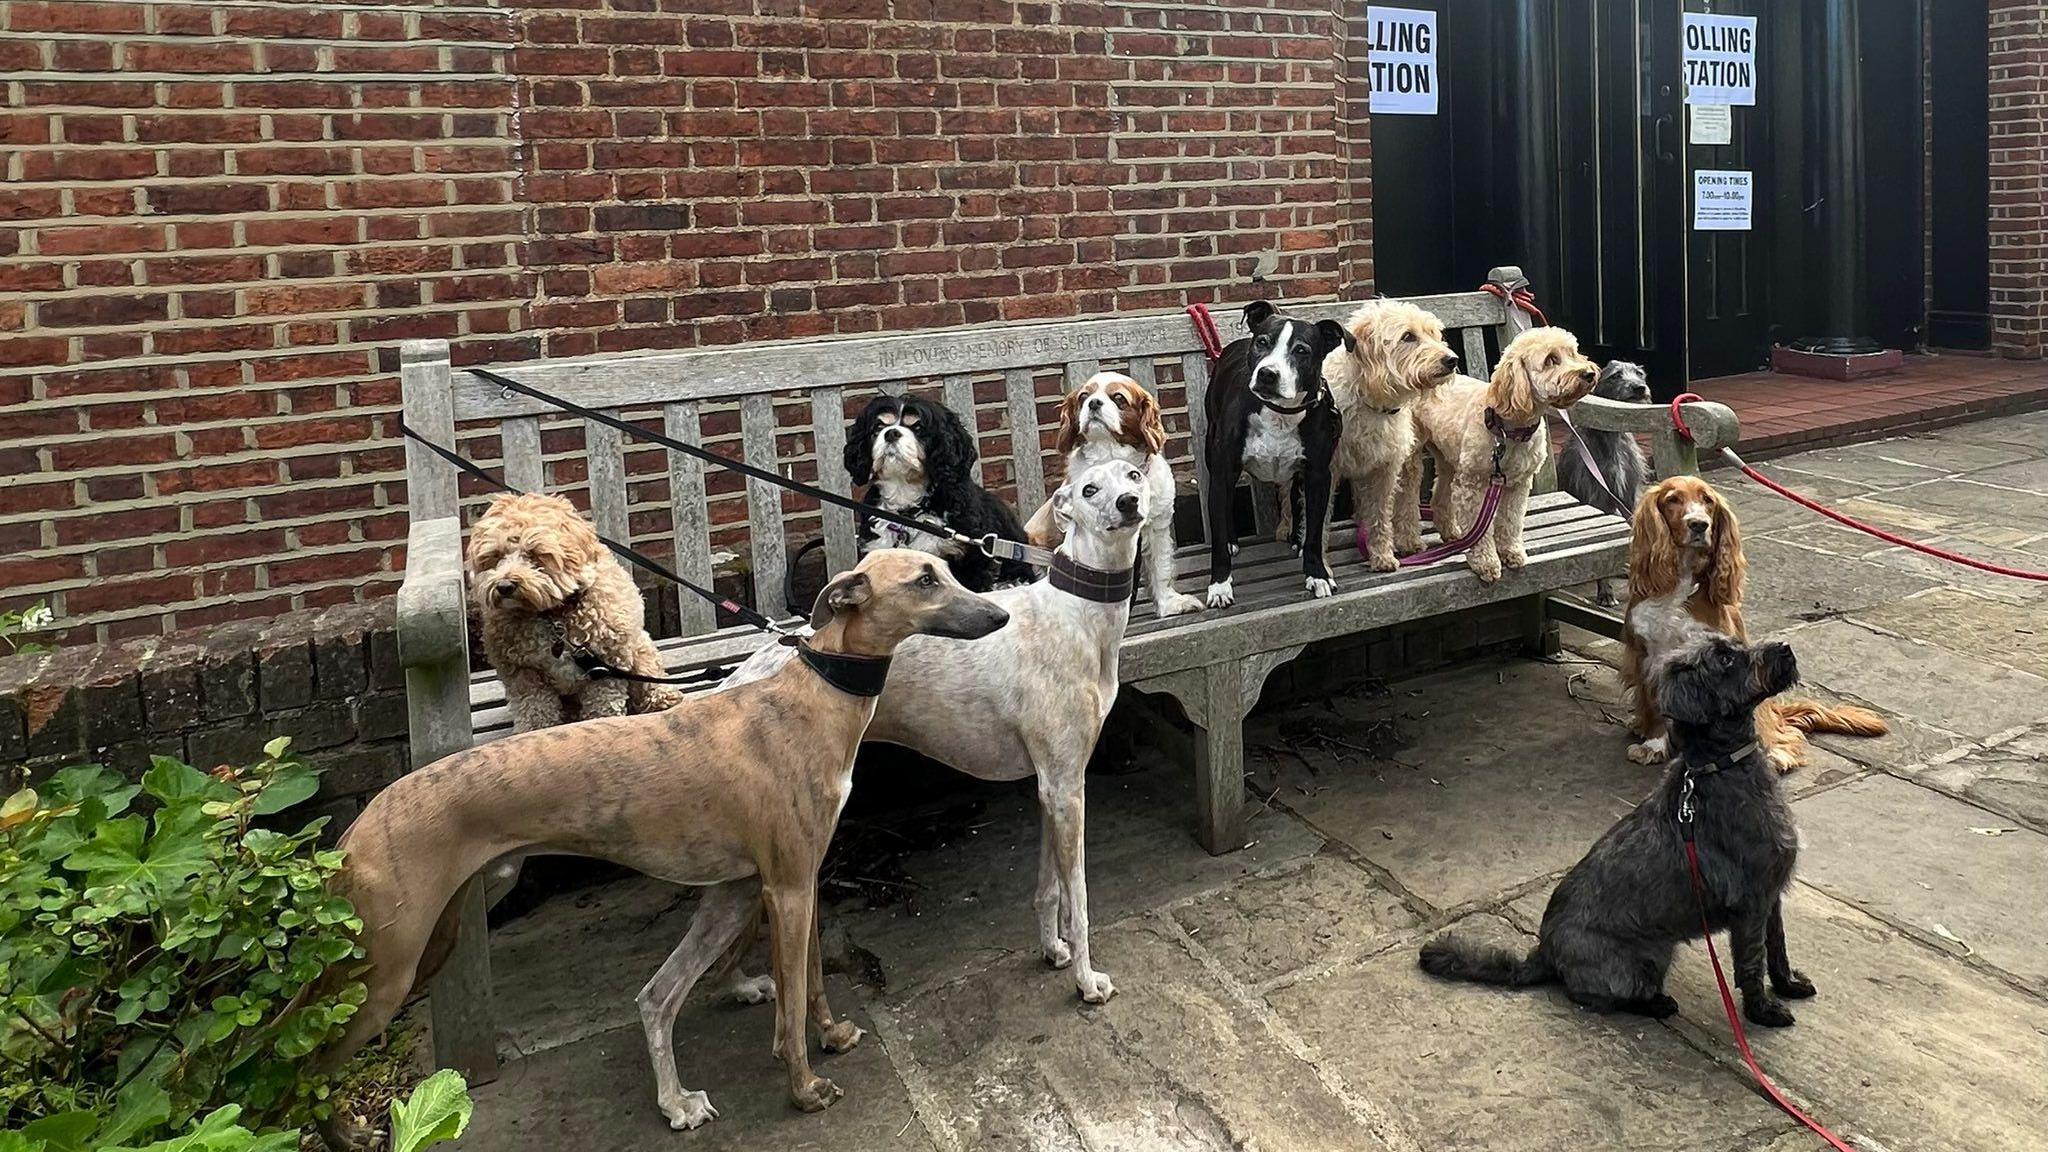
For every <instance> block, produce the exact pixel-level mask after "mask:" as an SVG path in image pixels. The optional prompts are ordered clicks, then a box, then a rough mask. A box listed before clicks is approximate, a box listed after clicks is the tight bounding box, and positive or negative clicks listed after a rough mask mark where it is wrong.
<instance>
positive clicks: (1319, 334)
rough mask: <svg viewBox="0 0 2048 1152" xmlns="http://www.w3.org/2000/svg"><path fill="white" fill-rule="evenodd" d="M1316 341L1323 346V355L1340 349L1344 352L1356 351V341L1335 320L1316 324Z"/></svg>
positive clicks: (1321, 321) (1320, 321)
mask: <svg viewBox="0 0 2048 1152" xmlns="http://www.w3.org/2000/svg"><path fill="white" fill-rule="evenodd" d="M1316 340H1317V342H1318V343H1320V344H1321V345H1322V346H1323V353H1324V355H1328V354H1329V353H1331V352H1335V351H1336V350H1337V349H1339V348H1342V349H1344V350H1345V351H1346V352H1356V351H1358V341H1356V340H1353V339H1352V338H1351V332H1350V330H1349V329H1347V328H1345V327H1344V326H1343V325H1342V324H1339V323H1337V322H1336V321H1335V320H1318V321H1317V322H1316Z"/></svg>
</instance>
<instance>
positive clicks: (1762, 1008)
mask: <svg viewBox="0 0 2048 1152" xmlns="http://www.w3.org/2000/svg"><path fill="white" fill-rule="evenodd" d="M1742 1015H1743V1016H1744V1017H1745V1018H1747V1019H1748V1020H1749V1022H1750V1023H1751V1024H1759V1025H1762V1026H1763V1027H1765V1028H1790V1027H1791V1026H1792V1025H1793V1024H1794V1023H1796V1022H1797V1021H1796V1019H1795V1017H1794V1016H1793V1015H1792V1010H1791V1009H1789V1008H1787V1007H1785V1002H1784V1001H1782V1000H1780V999H1778V998H1777V997H1776V996H1744V997H1743V998H1742Z"/></svg>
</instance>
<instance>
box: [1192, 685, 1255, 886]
mask: <svg viewBox="0 0 2048 1152" xmlns="http://www.w3.org/2000/svg"><path fill="white" fill-rule="evenodd" d="M1201 675H1202V686H1201V695H1202V706H1201V709H1200V710H1201V713H1202V714H1201V715H1200V716H1199V717H1197V716H1196V715H1195V712H1196V710H1195V709H1192V708H1190V709H1188V717H1189V719H1191V720H1194V721H1195V835H1196V837H1197V838H1199V839H1200V840H1201V842H1202V847H1203V848H1205V849H1207V850H1208V852H1209V855H1211V856H1221V855H1222V854H1224V853H1225V852H1234V851H1236V850H1237V849H1239V848H1242V847H1244V837H1245V819H1244V713H1245V708H1244V704H1243V697H1242V677H1241V676H1240V674H1239V672H1238V666H1237V662H1236V661H1230V662H1227V663H1222V664H1211V665H1209V666H1208V667H1207V668H1204V669H1202V673H1201Z"/></svg>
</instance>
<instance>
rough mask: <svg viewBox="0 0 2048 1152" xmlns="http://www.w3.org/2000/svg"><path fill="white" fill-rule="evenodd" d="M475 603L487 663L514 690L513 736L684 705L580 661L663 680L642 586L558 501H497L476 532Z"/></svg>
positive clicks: (655, 687) (572, 509)
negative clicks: (581, 656) (601, 675)
mask: <svg viewBox="0 0 2048 1152" xmlns="http://www.w3.org/2000/svg"><path fill="white" fill-rule="evenodd" d="M465 562H466V564H467V566H468V568H469V592H470V598H471V599H472V600H473V601H474V602H475V604H476V612H477V617H478V618H479V619H480V620H481V621H482V622H483V643H484V655H485V657H487V658H488V659H489V660H490V662H491V667H493V668H495V669H497V672H498V679H499V680H501V681H503V682H504V684H505V704H506V707H507V708H509V709H510V710H511V713H512V730H513V731H514V732H531V731H533V730H534V729H536V728H547V727H550V726H552V725H555V724H560V723H561V722H562V721H563V720H565V719H583V720H588V719H592V718H594V717H598V716H624V715H626V714H627V713H628V712H658V711H660V710H661V709H663V708H667V707H670V706H671V705H673V704H675V702H676V701H678V700H681V699H682V693H681V692H679V691H677V690H676V689H674V688H671V687H668V686H665V685H661V684H641V683H635V682H632V681H627V680H617V679H594V678H592V677H591V675H590V674H589V673H588V672H586V671H584V669H583V667H582V666H581V665H579V664H578V663H577V662H576V656H577V654H578V653H579V652H581V653H588V654H589V655H591V656H595V657H597V658H598V659H599V660H602V661H603V662H604V663H606V664H608V665H610V666H611V667H613V668H617V669H620V670H622V671H626V672H632V673H634V674H636V675H640V676H662V675H665V674H666V673H665V671H664V670H663V668H662V666H661V653H660V652H658V651H656V650H655V647H654V641H653V640H651V639H649V638H648V635H647V627H646V624H645V623H644V621H645V619H646V605H645V603H644V602H643V601H642V600H641V599H640V590H639V589H638V588H636V587H634V586H633V578H632V577H631V576H628V575H627V574H626V569H625V568H624V567H623V566H622V565H620V563H619V561H618V559H617V558H616V557H614V556H613V555H612V554H611V550H610V549H608V548H606V547H605V546H604V542H603V541H601V540H599V539H598V538H597V529H595V528H593V527H591V525H590V521H588V520H585V519H584V518H583V517H582V515H581V514H579V513H578V512H577V511H576V506H575V505H573V504H571V503H569V502H568V501H567V500H564V499H562V498H561V497H559V496H544V495H539V494H532V495H507V496H500V497H498V498H497V499H495V500H493V501H491V505H490V507H489V508H488V509H486V510H485V511H484V514H483V515H482V516H481V517H479V518H478V519H477V522H476V524H475V525H474V526H473V527H471V528H470V530H469V552H468V555H467V556H466V557H465Z"/></svg>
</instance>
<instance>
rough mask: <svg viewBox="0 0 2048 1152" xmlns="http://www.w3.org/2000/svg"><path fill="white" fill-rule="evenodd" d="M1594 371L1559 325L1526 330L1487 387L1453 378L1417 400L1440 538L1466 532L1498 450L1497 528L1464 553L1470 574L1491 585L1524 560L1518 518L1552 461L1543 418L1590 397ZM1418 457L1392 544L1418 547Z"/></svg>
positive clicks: (1399, 503) (1407, 472)
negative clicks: (1432, 467) (1432, 470)
mask: <svg viewBox="0 0 2048 1152" xmlns="http://www.w3.org/2000/svg"><path fill="white" fill-rule="evenodd" d="M1598 373H1599V367H1598V366H1597V365H1595V364H1594V363H1593V362H1592V361H1591V360H1588V359H1586V358H1585V357H1584V356H1581V355H1579V342H1578V340H1577V338H1575V337H1574V336H1573V335H1572V334H1571V333H1570V332H1567V331H1565V330H1564V329H1562V328H1531V329H1529V330H1528V331H1526V332H1523V333H1522V334H1521V335H1519V336H1517V337H1515V338H1514V339H1513V340H1512V341H1510V342H1509V343H1508V346H1507V347H1506V348H1503V349H1501V353H1500V363H1499V364H1497V365H1495V366H1494V369H1493V378H1492V379H1491V380H1475V379H1473V378H1472V377H1470V376H1455V377H1452V378H1451V379H1450V380H1449V381H1447V382H1445V383H1443V384H1441V385H1439V386H1437V387H1436V388H1434V389H1432V390H1431V391H1429V392H1426V393H1424V394H1423V396H1422V398H1421V399H1419V400H1417V401H1416V402H1415V427H1416V433H1417V436H1416V442H1417V446H1418V448H1420V449H1423V450H1427V451H1428V452H1429V453H1430V454H1431V455H1432V456H1433V457H1435V459H1436V469H1437V471H1436V491H1435V493H1434V499H1433V500H1432V501H1431V502H1432V504H1433V505H1434V507H1435V510H1436V527H1437V533H1438V535H1439V536H1441V537H1442V538H1443V539H1445V540H1455V539H1457V538H1459V537H1461V536H1463V535H1464V534H1465V533H1466V532H1468V531H1470V530H1471V526H1472V525H1473V523H1474V522H1475V521H1476V520H1477V518H1478V515H1479V509H1480V506H1481V505H1482V504H1483V503H1484V501H1485V497H1486V488H1487V483H1488V481H1489V480H1490V479H1491V478H1492V476H1493V468H1494V453H1495V448H1496V446H1497V445H1498V446H1499V448H1500V469H1501V472H1502V473H1503V474H1504V475H1505V480H1504V481H1503V484H1502V487H1501V494H1500V506H1499V508H1498V509H1497V510H1496V512H1495V513H1494V517H1493V527H1492V529H1491V530H1490V531H1488V532H1487V534H1486V535H1485V536H1482V537H1480V538H1479V539H1478V540H1476V541H1474V542H1473V544H1472V546H1471V547H1470V548H1468V549H1466V551H1465V563H1466V564H1467V565H1468V566H1470V567H1471V569H1472V572H1473V574H1474V575H1476V576H1478V577H1479V579H1480V580H1481V581H1483V582H1485V583H1488V584H1491V583H1493V582H1494V581H1495V580H1498V579H1500V575H1501V571H1502V570H1503V569H1504V568H1505V569H1515V568H1520V567H1522V565H1524V564H1526V563H1528V556H1527V554H1526V553H1525V552H1524V551H1523V548H1522V518H1523V516H1524V515H1525V514H1527V512H1528V510H1529V490H1530V488H1531V487H1532V486H1533V485H1534V484H1535V482H1536V473H1537V472H1539V471H1541V470H1542V468H1543V462H1544V461H1545V460H1548V459H1549V458H1550V430H1549V427H1548V425H1547V424H1546V423H1545V418H1546V417H1547V416H1549V415H1550V414H1551V413H1552V412H1555V411H1557V410H1558V409H1560V408H1566V407H1569V406H1571V405H1573V404H1576V403H1578V402H1579V400H1580V399H1581V398H1583V397H1584V396H1585V395H1586V393H1588V392H1591V391H1592V390H1593V381H1594V378H1595V377H1596V376H1597V375H1598ZM1421 487H1422V453H1421V451H1418V452H1416V453H1415V454H1414V455H1413V456H1411V457H1409V459H1408V463H1407V465H1406V466H1405V467H1403V468H1402V470H1401V485H1400V488H1399V490H1398V491H1396V493H1395V494H1394V547H1395V548H1396V549H1398V550H1399V551H1402V552H1413V551H1418V550H1420V549H1421V547H1422V516H1421V506H1420V503H1419V492H1420V489H1421Z"/></svg>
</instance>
